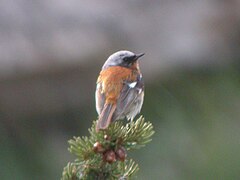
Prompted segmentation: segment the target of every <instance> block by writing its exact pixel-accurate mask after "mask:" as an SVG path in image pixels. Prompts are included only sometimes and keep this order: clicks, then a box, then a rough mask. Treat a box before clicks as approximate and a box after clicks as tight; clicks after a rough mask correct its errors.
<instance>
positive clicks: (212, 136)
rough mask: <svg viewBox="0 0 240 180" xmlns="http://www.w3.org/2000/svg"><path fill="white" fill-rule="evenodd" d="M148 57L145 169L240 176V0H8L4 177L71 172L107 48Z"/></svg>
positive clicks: (0, 47) (140, 156)
mask: <svg viewBox="0 0 240 180" xmlns="http://www.w3.org/2000/svg"><path fill="white" fill-rule="evenodd" d="M122 49H127V50H130V51H133V52H135V53H141V52H144V53H146V55H145V56H144V58H143V59H142V60H141V62H140V66H141V69H142V73H143V75H144V79H145V84H146V90H145V91H146V92H145V102H144V105H143V109H142V112H141V114H143V115H144V116H145V118H146V120H148V121H151V122H152V123H153V125H154V127H155V131H156V133H155V135H154V137H153V141H152V142H151V143H150V144H148V145H147V146H146V147H145V148H143V149H141V150H138V151H134V152H131V153H130V156H132V157H134V158H135V160H136V161H137V162H138V163H139V165H140V169H141V170H140V172H139V173H138V179H143V180H145V179H162V180H165V179H166V180H169V179H172V180H175V179H176V180H178V179H180V180H186V179H239V178H240V63H239V62H240V61H239V60H240V1H238V0H221V1H216V0H215V1H213V0H203V1H199V0H193V1H187V0H180V1H179V0H170V1H167V0H159V1H157V0H149V1H143V0H138V1H137V0H129V1H110V0H106V1H104V2H101V1H97V0H93V1H84V2H80V1H78V0H67V1H65V0H41V1H28V0H1V6H0V163H1V168H0V179H1V180H9V179H14V180H15V179H16V180H31V179H39V180H40V179H60V177H61V174H62V170H63V167H64V166H66V164H67V162H69V161H73V159H74V156H72V155H70V153H69V152H68V150H67V148H68V143H67V141H68V140H69V139H70V138H72V137H73V136H82V135H88V132H87V129H88V128H89V127H90V126H91V125H92V121H93V120H95V119H96V118H97V113H96V111H95V97H94V91H95V82H96V78H97V76H98V73H99V71H100V68H101V66H102V64H103V63H104V61H105V60H106V59H107V57H108V56H109V55H110V54H112V53H113V52H116V51H118V50H122Z"/></svg>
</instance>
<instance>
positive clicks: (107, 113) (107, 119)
mask: <svg viewBox="0 0 240 180" xmlns="http://www.w3.org/2000/svg"><path fill="white" fill-rule="evenodd" d="M116 107H117V106H116V104H105V105H104V107H103V110H102V112H101V114H100V116H99V119H98V121H97V125H96V131H99V130H100V129H107V128H108V126H109V124H110V123H111V121H112V116H113V113H114V112H115V110H116Z"/></svg>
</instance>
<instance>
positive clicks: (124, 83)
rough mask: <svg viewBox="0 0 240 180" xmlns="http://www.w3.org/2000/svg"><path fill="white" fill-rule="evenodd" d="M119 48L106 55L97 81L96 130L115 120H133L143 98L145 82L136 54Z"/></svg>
mask: <svg viewBox="0 0 240 180" xmlns="http://www.w3.org/2000/svg"><path fill="white" fill-rule="evenodd" d="M144 54H145V53H140V54H134V53H133V52H131V51H127V50H121V51H118V52H115V53H113V54H112V55H110V56H109V57H108V59H107V60H106V61H105V63H104V64H103V66H102V69H101V71H100V73H99V76H98V78H97V82H96V92H95V101H96V110H97V113H98V120H97V124H96V131H97V132H98V131H99V130H106V129H107V128H108V126H109V125H110V124H111V123H113V122H115V121H116V120H121V119H124V118H127V119H128V120H131V121H132V120H133V119H134V117H135V116H136V115H137V114H138V113H140V110H141V108H142V105H143V100H144V82H143V77H142V73H141V71H140V68H139V58H140V57H142V56H143V55H144Z"/></svg>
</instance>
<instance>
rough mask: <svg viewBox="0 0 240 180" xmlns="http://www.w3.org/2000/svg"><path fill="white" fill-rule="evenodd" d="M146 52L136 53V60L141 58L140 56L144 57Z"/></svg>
mask: <svg viewBox="0 0 240 180" xmlns="http://www.w3.org/2000/svg"><path fill="white" fill-rule="evenodd" d="M144 54H145V53H141V54H136V58H135V59H136V60H137V59H139V58H140V57H142V56H143V55H144Z"/></svg>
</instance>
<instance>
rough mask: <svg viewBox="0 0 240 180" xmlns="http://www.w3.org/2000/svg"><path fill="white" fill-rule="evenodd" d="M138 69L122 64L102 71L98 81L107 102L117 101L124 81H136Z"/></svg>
mask: <svg viewBox="0 0 240 180" xmlns="http://www.w3.org/2000/svg"><path fill="white" fill-rule="evenodd" d="M136 78H137V71H135V70H133V69H129V68H125V67H120V66H112V67H109V68H107V69H105V70H102V71H101V72H100V75H99V77H98V80H97V83H101V85H102V93H104V94H105V97H106V103H116V102H117V99H118V97H119V95H120V92H121V90H122V87H123V82H124V81H126V80H127V81H135V80H136Z"/></svg>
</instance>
